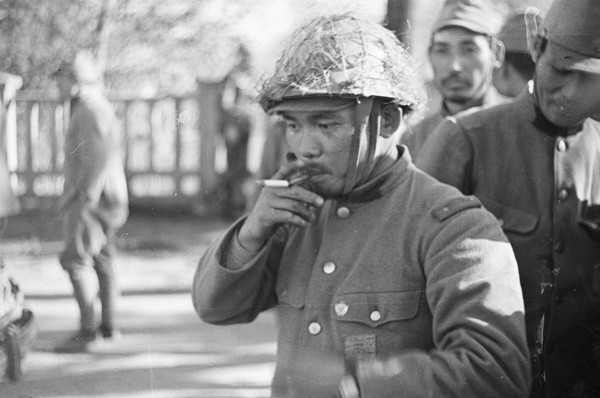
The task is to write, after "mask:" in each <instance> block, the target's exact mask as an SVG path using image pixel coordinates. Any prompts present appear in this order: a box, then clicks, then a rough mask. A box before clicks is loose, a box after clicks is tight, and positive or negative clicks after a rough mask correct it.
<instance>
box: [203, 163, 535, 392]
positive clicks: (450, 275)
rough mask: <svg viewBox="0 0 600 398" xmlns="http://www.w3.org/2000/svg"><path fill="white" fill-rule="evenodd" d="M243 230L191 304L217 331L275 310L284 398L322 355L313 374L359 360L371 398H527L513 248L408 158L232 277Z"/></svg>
mask: <svg viewBox="0 0 600 398" xmlns="http://www.w3.org/2000/svg"><path fill="white" fill-rule="evenodd" d="M243 222H244V219H242V220H240V221H239V222H238V223H236V224H235V225H233V226H232V227H231V228H230V229H229V230H228V231H227V233H226V234H224V236H222V237H221V238H219V239H218V240H217V241H216V242H214V243H213V244H212V245H211V246H210V247H209V248H208V250H207V251H206V252H205V254H204V255H203V257H202V259H201V260H200V263H199V266H198V269H197V271H196V275H195V277H194V283H193V301H194V306H195V308H196V310H197V312H198V313H199V315H200V317H201V318H202V319H204V320H205V321H207V322H210V323H215V324H234V323H242V322H250V321H252V320H254V319H255V318H256V317H257V315H258V314H259V313H260V312H261V311H264V310H266V309H268V308H271V307H274V306H275V307H276V308H277V317H278V320H279V322H278V324H279V335H278V336H279V337H278V352H277V368H276V372H275V378H274V380H273V387H272V394H273V396H274V397H294V396H301V395H300V394H301V393H299V392H298V391H302V386H303V385H304V384H307V383H308V382H307V379H306V377H309V376H305V375H304V374H303V373H302V372H301V371H298V368H297V367H296V365H297V363H298V362H299V361H300V360H301V358H306V356H310V355H313V362H312V364H313V366H314V367H318V366H320V365H321V364H327V363H328V361H330V360H331V361H333V360H334V358H341V357H345V359H346V361H348V360H349V358H350V362H352V361H358V366H357V378H358V382H359V384H360V388H361V392H362V397H364V398H384V397H413V398H414V397H493V396H502V397H506V396H511V397H512V396H524V395H526V394H527V389H528V385H529V361H528V359H529V354H528V351H527V346H526V342H525V332H524V318H523V302H522V296H521V292H520V286H519V281H518V274H517V266H516V262H515V258H514V254H513V253H512V250H511V248H510V245H509V244H508V242H507V240H506V238H505V236H504V235H503V234H502V231H501V229H500V227H499V225H498V223H497V221H496V220H495V219H494V217H493V216H492V215H491V214H490V213H488V212H487V211H485V210H484V209H482V208H481V206H480V203H479V201H477V200H476V199H474V198H467V197H464V196H462V195H460V194H459V192H458V191H457V190H456V189H455V188H452V187H449V186H447V185H443V184H440V183H438V182H437V181H435V180H434V179H432V178H430V177H429V176H427V175H425V174H423V173H422V172H420V171H418V170H417V169H415V167H414V166H413V165H412V163H411V161H410V157H409V155H408V154H407V153H405V154H404V155H403V156H402V157H401V158H400V159H399V160H398V161H397V163H396V164H395V166H394V167H392V168H391V169H389V170H388V171H387V172H385V173H383V174H382V175H379V176H378V177H377V178H375V179H374V180H371V181H370V182H368V183H367V184H366V185H364V186H361V187H358V188H356V189H355V190H354V191H352V192H351V193H350V195H349V196H348V197H345V198H341V199H340V200H337V201H336V200H328V201H326V202H325V205H324V206H323V207H322V208H321V209H319V210H318V211H317V213H316V220H315V221H314V222H312V223H311V224H309V225H308V226H307V227H306V228H296V227H289V226H284V227H281V228H280V229H279V230H278V231H277V233H276V234H275V235H274V236H273V237H272V238H271V239H270V240H269V241H268V243H267V244H266V246H265V247H264V248H262V249H261V250H260V251H259V252H257V253H254V254H251V257H250V258H251V260H250V261H248V262H247V263H245V264H243V266H242V267H241V268H239V269H236V270H233V269H229V268H228V267H227V264H226V263H225V258H226V257H227V256H226V251H227V250H228V247H229V245H230V244H231V241H232V240H233V239H237V238H236V233H237V231H238V228H239V226H240V225H241V223H243ZM340 360H341V359H340ZM321 366H324V367H323V368H322V369H323V371H324V372H326V366H325V365H321ZM338 380H339V379H338ZM304 396H307V395H304ZM310 396H319V397H322V396H323V397H324V396H329V395H323V394H320V393H319V392H315V393H314V394H313V395H310Z"/></svg>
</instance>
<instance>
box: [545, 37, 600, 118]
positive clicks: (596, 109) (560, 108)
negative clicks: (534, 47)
mask: <svg viewBox="0 0 600 398" xmlns="http://www.w3.org/2000/svg"><path fill="white" fill-rule="evenodd" d="M568 62H569V61H568V60H565V59H564V57H559V56H556V54H555V52H554V51H553V46H552V45H548V46H547V47H546V49H545V51H544V52H543V53H542V54H541V55H540V57H539V58H538V62H537V66H536V73H535V76H536V84H535V92H536V95H537V99H538V101H539V105H540V108H541V110H542V112H543V113H544V116H546V118H547V119H548V120H550V121H551V122H552V123H554V124H555V125H557V126H560V127H565V128H568V127H575V126H577V125H579V124H581V123H582V122H583V121H584V120H585V119H587V118H588V117H596V115H600V75H598V74H592V73H586V72H581V71H578V70H572V69H571V68H570V65H569V63H568Z"/></svg>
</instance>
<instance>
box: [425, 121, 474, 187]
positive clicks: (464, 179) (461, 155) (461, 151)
mask: <svg viewBox="0 0 600 398" xmlns="http://www.w3.org/2000/svg"><path fill="white" fill-rule="evenodd" d="M472 162H473V151H472V147H471V144H470V143H469V141H468V139H467V137H466V136H465V134H464V132H463V130H462V129H461V127H460V126H459V125H458V124H457V122H456V119H455V118H453V117H448V118H446V119H444V121H443V122H442V123H441V124H440V125H439V126H438V127H437V128H436V129H435V130H434V132H433V133H432V134H431V136H430V137H428V138H427V140H425V142H424V143H423V146H422V148H421V150H420V152H419V156H418V157H417V158H416V159H415V165H416V166H417V167H418V168H419V169H421V170H423V171H424V172H425V173H427V174H429V175H430V176H432V177H434V178H435V179H437V180H438V181H441V182H443V183H445V184H449V185H452V186H454V187H456V188H458V189H459V190H460V191H461V192H462V193H463V194H465V195H469V194H471V193H472V192H471V184H470V181H471V167H472Z"/></svg>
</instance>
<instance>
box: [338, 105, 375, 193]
mask: <svg viewBox="0 0 600 398" xmlns="http://www.w3.org/2000/svg"><path fill="white" fill-rule="evenodd" d="M379 108H380V107H379V104H378V102H377V103H376V102H375V101H374V99H373V98H359V100H358V103H357V104H356V110H355V119H354V134H353V135H352V143H351V146H350V155H349V158H348V171H347V173H346V180H345V182H344V191H343V192H342V196H346V195H348V194H349V193H350V192H351V191H352V190H353V189H354V187H356V186H357V185H358V184H359V183H360V182H362V181H363V180H365V179H366V178H367V177H368V175H369V173H370V172H371V169H372V168H373V163H374V160H375V149H376V146H377V137H378V135H379ZM365 151H366V156H361V153H362V152H365ZM361 158H363V159H366V160H365V161H364V162H362V163H361V160H360V159H361Z"/></svg>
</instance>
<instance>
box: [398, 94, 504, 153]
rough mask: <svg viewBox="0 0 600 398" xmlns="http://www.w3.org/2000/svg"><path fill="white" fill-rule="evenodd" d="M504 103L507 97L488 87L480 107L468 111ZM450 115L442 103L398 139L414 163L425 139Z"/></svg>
mask: <svg viewBox="0 0 600 398" xmlns="http://www.w3.org/2000/svg"><path fill="white" fill-rule="evenodd" d="M506 101H508V98H507V97H504V96H503V95H501V94H500V93H498V91H497V90H496V89H495V88H494V87H490V89H489V90H488V92H487V93H486V95H485V96H484V97H483V98H482V99H481V103H480V105H478V106H476V107H473V108H470V109H468V110H471V109H476V108H479V107H488V106H493V105H498V104H501V103H503V102H506ZM451 115H452V114H451V113H450V112H448V110H447V109H446V107H445V106H444V103H443V102H442V103H441V104H440V108H439V110H438V111H437V112H435V113H432V114H430V115H428V116H426V117H425V118H424V119H423V120H421V121H420V122H418V123H416V124H414V125H411V126H410V127H409V128H408V129H407V131H405V132H404V133H403V134H402V136H401V138H400V144H402V145H405V146H406V147H407V148H408V149H409V150H410V154H411V156H412V157H413V159H414V160H415V161H416V160H417V159H418V158H419V153H420V152H421V148H422V147H423V144H424V143H425V141H426V140H427V138H429V136H431V134H432V133H433V131H434V130H435V129H436V127H437V126H439V125H440V123H441V122H442V120H444V118H445V117H446V116H451Z"/></svg>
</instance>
